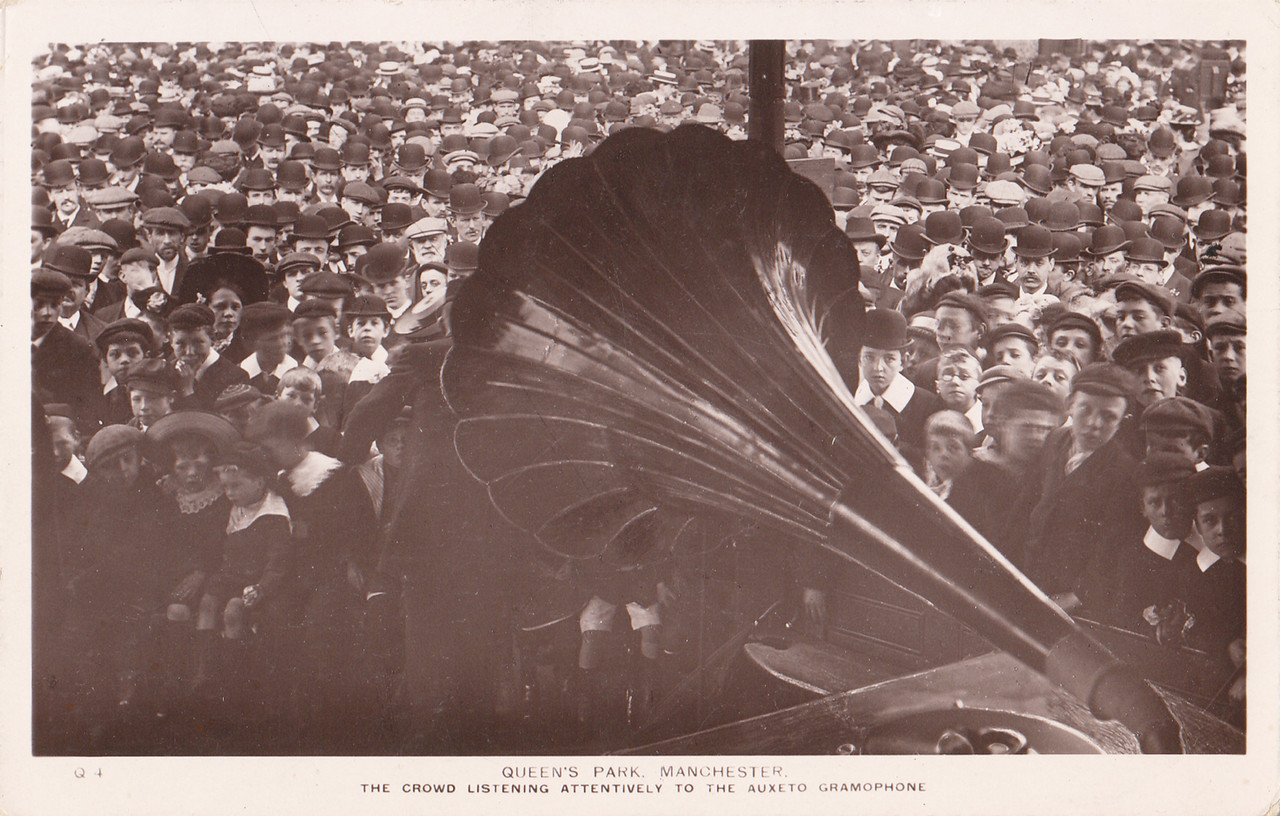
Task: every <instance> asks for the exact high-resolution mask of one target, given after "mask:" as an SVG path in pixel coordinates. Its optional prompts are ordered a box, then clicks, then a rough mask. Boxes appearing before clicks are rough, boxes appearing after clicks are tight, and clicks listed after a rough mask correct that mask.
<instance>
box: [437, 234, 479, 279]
mask: <svg viewBox="0 0 1280 816" xmlns="http://www.w3.org/2000/svg"><path fill="white" fill-rule="evenodd" d="M444 263H445V266H447V267H449V270H450V271H451V272H472V271H474V270H475V269H476V268H477V267H479V265H480V247H479V246H477V245H476V244H474V243H472V242H470V241H455V242H453V243H452V244H449V246H447V247H446V248H445V250H444Z"/></svg>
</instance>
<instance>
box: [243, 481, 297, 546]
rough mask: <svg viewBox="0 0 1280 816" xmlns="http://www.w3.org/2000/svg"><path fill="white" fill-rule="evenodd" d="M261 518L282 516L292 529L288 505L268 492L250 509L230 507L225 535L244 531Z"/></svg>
mask: <svg viewBox="0 0 1280 816" xmlns="http://www.w3.org/2000/svg"><path fill="white" fill-rule="evenodd" d="M263 516H284V518H285V520H286V521H290V528H292V522H291V520H290V519H289V507H288V505H286V504H285V503H284V499H282V498H280V497H279V496H277V495H276V494H275V493H274V492H272V491H270V490H268V491H267V492H266V494H265V495H263V497H262V501H260V502H258V503H257V504H255V505H254V506H252V507H237V506H236V505H232V506H231V515H230V517H229V518H228V519H227V535H231V534H232V533H238V532H240V531H241V530H244V529H245V528H247V527H249V525H251V524H253V523H254V522H255V521H257V520H258V519H260V518H262V517H263Z"/></svg>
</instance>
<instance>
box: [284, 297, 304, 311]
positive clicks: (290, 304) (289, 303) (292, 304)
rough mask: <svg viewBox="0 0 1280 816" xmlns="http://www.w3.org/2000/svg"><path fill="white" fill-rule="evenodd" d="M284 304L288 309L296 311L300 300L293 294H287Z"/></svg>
mask: <svg viewBox="0 0 1280 816" xmlns="http://www.w3.org/2000/svg"><path fill="white" fill-rule="evenodd" d="M284 305H285V308H287V309H288V310H289V311H291V312H296V311H298V307H299V306H301V305H302V301H300V300H298V299H297V298H295V297H294V296H293V295H289V299H288V300H286V301H285V302H284Z"/></svg>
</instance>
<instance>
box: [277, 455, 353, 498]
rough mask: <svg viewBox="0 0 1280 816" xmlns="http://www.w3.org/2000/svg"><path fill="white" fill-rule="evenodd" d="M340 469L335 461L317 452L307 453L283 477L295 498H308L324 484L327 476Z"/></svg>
mask: <svg viewBox="0 0 1280 816" xmlns="http://www.w3.org/2000/svg"><path fill="white" fill-rule="evenodd" d="M340 467H342V463H341V462H339V461H338V460H337V459H332V458H330V457H328V456H325V455H324V454H323V453H320V452H318V451H309V452H308V453H307V455H306V456H304V457H302V461H301V462H299V463H298V464H296V465H294V466H293V467H292V468H290V469H289V472H288V473H286V474H285V477H286V478H287V479H288V480H289V486H290V487H292V488H293V492H294V494H295V495H297V496H310V495H311V494H312V493H313V492H315V489H316V488H317V487H319V486H320V485H322V484H324V481H325V479H327V478H329V474H330V473H333V472H334V471H335V470H337V469H338V468H340Z"/></svg>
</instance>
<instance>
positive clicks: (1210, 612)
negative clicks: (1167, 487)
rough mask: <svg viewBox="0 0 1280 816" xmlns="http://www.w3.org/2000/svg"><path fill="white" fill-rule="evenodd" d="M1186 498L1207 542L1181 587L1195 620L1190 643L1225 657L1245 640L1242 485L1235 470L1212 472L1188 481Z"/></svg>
mask: <svg viewBox="0 0 1280 816" xmlns="http://www.w3.org/2000/svg"><path fill="white" fill-rule="evenodd" d="M1187 495H1188V502H1189V504H1190V505H1191V506H1192V507H1194V508H1195V509H1194V515H1193V519H1194V525H1195V531H1196V533H1198V534H1199V536H1200V538H1201V540H1202V542H1203V547H1202V548H1201V550H1200V553H1199V555H1198V556H1197V557H1196V559H1195V567H1194V568H1193V569H1189V570H1187V571H1186V572H1185V573H1184V582H1183V585H1182V598H1183V600H1184V601H1186V605H1187V611H1188V614H1189V616H1191V617H1192V618H1193V619H1194V620H1193V622H1192V623H1191V624H1190V625H1189V626H1188V629H1187V643H1188V644H1189V645H1191V646H1194V647H1196V648H1199V649H1202V650H1204V651H1206V652H1208V653H1209V654H1211V655H1214V656H1221V655H1224V654H1227V652H1228V647H1229V646H1230V645H1231V644H1232V643H1233V642H1234V641H1236V640H1240V639H1243V637H1244V629H1245V565H1244V557H1245V492H1244V485H1243V484H1241V483H1240V480H1239V479H1237V478H1236V475H1235V472H1234V471H1233V470H1232V469H1231V468H1225V467H1211V468H1208V469H1206V470H1202V471H1199V472H1197V473H1195V474H1194V475H1192V476H1191V477H1189V478H1188V479H1187Z"/></svg>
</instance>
